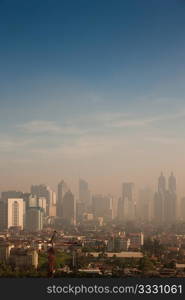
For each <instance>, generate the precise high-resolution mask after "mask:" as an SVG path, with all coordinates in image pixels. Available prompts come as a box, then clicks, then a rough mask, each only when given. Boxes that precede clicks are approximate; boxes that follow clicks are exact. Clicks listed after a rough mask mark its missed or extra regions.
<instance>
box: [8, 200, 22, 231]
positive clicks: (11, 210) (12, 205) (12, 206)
mask: <svg viewBox="0 0 185 300" xmlns="http://www.w3.org/2000/svg"><path fill="white" fill-rule="evenodd" d="M23 215H24V208H23V199H20V198H17V199H16V198H15V199H8V202H7V221H8V222H7V228H10V227H20V228H21V229H23Z"/></svg>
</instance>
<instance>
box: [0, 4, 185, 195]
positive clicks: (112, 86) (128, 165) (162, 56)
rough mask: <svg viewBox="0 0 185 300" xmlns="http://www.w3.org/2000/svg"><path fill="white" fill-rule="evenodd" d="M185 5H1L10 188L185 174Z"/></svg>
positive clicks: (0, 65) (1, 80) (1, 171)
mask: <svg viewBox="0 0 185 300" xmlns="http://www.w3.org/2000/svg"><path fill="white" fill-rule="evenodd" d="M184 95H185V1H183V0H176V1H175V0H163V1H161V0H150V1H148V0H141V1H138V0H125V1H123V0H106V1H104V0H92V1H87V0H78V1H76V0H66V1H63V0H58V1H57V0H50V1H47V0H39V1H38V0H37V1H34V0H32V1H25V0H24V1H23V0H21V1H20V0H16V1H14V0H1V1H0V189H1V190H5V189H7V188H19V189H28V187H29V185H30V183H37V182H38V183H46V184H51V186H53V187H54V186H55V185H56V182H57V181H58V180H60V179H61V178H64V179H65V180H66V181H68V183H69V185H71V187H72V189H74V190H75V188H76V185H75V184H76V182H77V180H78V177H82V178H85V179H87V180H88V181H89V182H90V183H91V189H93V190H94V191H95V192H100V191H102V192H106V191H107V192H111V193H115V194H116V193H117V194H119V192H120V191H121V186H120V185H121V182H123V181H133V182H135V183H136V184H137V185H138V186H143V185H155V184H156V178H157V177H158V175H159V173H160V172H161V170H164V173H165V175H169V173H170V171H171V170H173V171H174V173H175V174H176V176H177V180H178V185H179V190H181V192H182V191H183V192H184V193H185V189H184V190H183V186H184V181H185V96H184Z"/></svg>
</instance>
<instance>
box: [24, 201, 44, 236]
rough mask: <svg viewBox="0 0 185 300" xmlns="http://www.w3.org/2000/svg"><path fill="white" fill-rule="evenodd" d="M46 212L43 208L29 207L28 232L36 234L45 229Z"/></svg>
mask: <svg viewBox="0 0 185 300" xmlns="http://www.w3.org/2000/svg"><path fill="white" fill-rule="evenodd" d="M43 222H44V210H43V209H42V208H41V207H36V206H35V207H33V206H32V207H29V208H28V210H27V218H26V230H27V231H30V232H36V231H40V230H42V229H43Z"/></svg>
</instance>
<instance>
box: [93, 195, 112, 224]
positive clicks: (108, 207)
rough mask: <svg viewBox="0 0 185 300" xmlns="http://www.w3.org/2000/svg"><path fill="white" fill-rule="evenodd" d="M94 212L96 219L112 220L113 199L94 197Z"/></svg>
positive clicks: (100, 196) (101, 196) (109, 197)
mask: <svg viewBox="0 0 185 300" xmlns="http://www.w3.org/2000/svg"><path fill="white" fill-rule="evenodd" d="M92 212H93V214H94V217H95V218H98V217H103V218H104V219H105V220H107V221H110V220H112V197H111V196H103V195H94V196H93V197H92Z"/></svg>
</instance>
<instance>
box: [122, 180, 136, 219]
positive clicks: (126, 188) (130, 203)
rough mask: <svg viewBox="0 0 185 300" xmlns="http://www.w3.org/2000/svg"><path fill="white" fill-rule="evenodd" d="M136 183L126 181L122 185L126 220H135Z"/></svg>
mask: <svg viewBox="0 0 185 300" xmlns="http://www.w3.org/2000/svg"><path fill="white" fill-rule="evenodd" d="M133 192H134V184H133V183H131V182H125V183H123V185H122V201H123V207H124V220H125V221H128V220H134V218H135V200H134V195H133Z"/></svg>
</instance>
